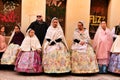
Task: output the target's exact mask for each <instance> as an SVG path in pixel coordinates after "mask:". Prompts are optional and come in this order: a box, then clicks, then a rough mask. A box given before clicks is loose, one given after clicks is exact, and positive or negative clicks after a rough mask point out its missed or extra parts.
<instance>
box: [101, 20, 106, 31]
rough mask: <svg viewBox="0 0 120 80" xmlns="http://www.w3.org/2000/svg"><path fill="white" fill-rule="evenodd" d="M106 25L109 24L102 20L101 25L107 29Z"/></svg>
mask: <svg viewBox="0 0 120 80" xmlns="http://www.w3.org/2000/svg"><path fill="white" fill-rule="evenodd" d="M106 26H107V24H106V22H105V21H103V22H101V27H102V28H103V29H104V30H105V29H106Z"/></svg>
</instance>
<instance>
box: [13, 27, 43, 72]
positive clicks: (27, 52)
mask: <svg viewBox="0 0 120 80" xmlns="http://www.w3.org/2000/svg"><path fill="white" fill-rule="evenodd" d="M40 55H41V45H40V43H39V40H38V38H37V37H36V35H35V31H34V30H32V29H29V30H28V31H27V34H26V37H25V39H24V40H23V42H22V44H21V46H20V49H19V52H18V56H17V59H16V64H15V70H16V71H17V72H25V73H40V72H42V62H41V56H40Z"/></svg>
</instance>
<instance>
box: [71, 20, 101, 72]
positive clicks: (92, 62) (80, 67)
mask: <svg viewBox="0 0 120 80" xmlns="http://www.w3.org/2000/svg"><path fill="white" fill-rule="evenodd" d="M71 49H72V55H71V56H72V60H71V61H72V70H71V72H72V73H97V72H98V71H99V69H98V64H97V60H96V55H95V53H94V50H93V48H92V46H91V45H90V37H89V33H88V30H87V29H86V28H84V24H83V22H82V21H80V22H78V24H77V28H76V29H75V31H74V37H73V44H72V47H71Z"/></svg>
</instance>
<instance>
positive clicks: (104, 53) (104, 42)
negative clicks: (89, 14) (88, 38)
mask: <svg viewBox="0 0 120 80" xmlns="http://www.w3.org/2000/svg"><path fill="white" fill-rule="evenodd" d="M112 43H113V38H112V33H111V31H110V29H108V28H107V25H106V22H105V21H102V22H101V23H100V26H99V28H98V30H97V32H96V34H95V37H94V42H93V47H94V50H95V52H96V57H97V61H98V65H99V71H100V73H106V72H107V66H108V63H109V58H110V49H111V46H112Z"/></svg>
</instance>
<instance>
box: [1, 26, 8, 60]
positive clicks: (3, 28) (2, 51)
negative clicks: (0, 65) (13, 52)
mask: <svg viewBox="0 0 120 80" xmlns="http://www.w3.org/2000/svg"><path fill="white" fill-rule="evenodd" d="M4 31H5V27H4V26H3V25H1V26H0V59H1V57H2V55H3V53H4V51H5V50H6V47H7V44H6V42H5V33H4Z"/></svg>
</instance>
